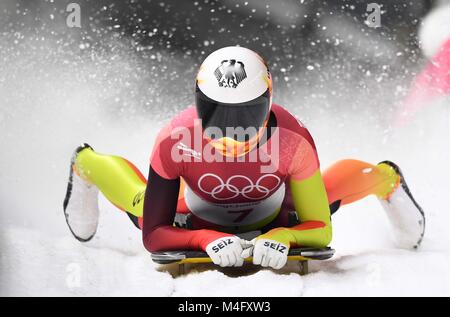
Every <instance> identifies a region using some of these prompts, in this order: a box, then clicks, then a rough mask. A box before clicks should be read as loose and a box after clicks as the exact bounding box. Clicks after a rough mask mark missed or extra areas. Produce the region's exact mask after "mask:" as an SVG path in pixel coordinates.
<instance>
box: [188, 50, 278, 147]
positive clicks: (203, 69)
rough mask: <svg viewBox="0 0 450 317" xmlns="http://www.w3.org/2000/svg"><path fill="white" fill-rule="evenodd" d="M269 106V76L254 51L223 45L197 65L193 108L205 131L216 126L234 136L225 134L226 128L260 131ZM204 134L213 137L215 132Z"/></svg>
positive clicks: (270, 84) (223, 133)
mask: <svg viewBox="0 0 450 317" xmlns="http://www.w3.org/2000/svg"><path fill="white" fill-rule="evenodd" d="M271 105H272V77H271V75H270V72H269V69H268V67H267V64H266V63H265V61H264V60H263V59H262V57H261V56H259V55H258V54H257V53H255V52H253V51H251V50H249V49H247V48H243V47H238V46H230V47H225V48H221V49H219V50H217V51H215V52H213V53H212V54H210V55H209V56H208V57H207V58H206V59H205V60H204V62H203V64H202V65H201V66H200V70H199V72H198V75H197V82H196V107H197V113H198V116H199V118H200V119H202V126H203V129H205V130H206V131H207V128H210V127H214V128H219V129H220V131H221V132H222V136H226V137H228V138H235V135H229V134H227V127H231V128H238V127H242V128H244V129H248V128H255V129H253V130H256V131H260V129H261V128H262V127H264V126H265V124H266V123H267V120H268V118H269V114H270V109H271ZM206 131H205V132H206ZM206 134H207V133H206ZM207 136H208V137H210V138H211V139H215V138H216V137H215V135H214V134H213V135H208V134H207ZM253 136H254V135H250V136H249V137H250V138H251V137H253Z"/></svg>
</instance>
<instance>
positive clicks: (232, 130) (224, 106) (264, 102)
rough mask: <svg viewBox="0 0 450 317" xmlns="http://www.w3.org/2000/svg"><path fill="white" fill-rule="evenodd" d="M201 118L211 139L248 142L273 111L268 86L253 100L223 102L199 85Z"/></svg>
mask: <svg viewBox="0 0 450 317" xmlns="http://www.w3.org/2000/svg"><path fill="white" fill-rule="evenodd" d="M195 95H196V106H197V113H198V117H199V118H200V119H201V120H202V127H203V131H204V134H205V135H206V136H207V137H209V138H210V139H220V138H222V137H228V138H232V139H234V140H236V141H240V142H245V141H248V140H249V139H251V138H253V137H254V136H255V135H257V133H258V131H259V130H260V128H261V127H263V126H264V123H265V121H266V120H267V118H268V114H269V111H270V102H271V101H270V92H269V89H267V91H266V92H265V93H264V94H262V95H261V96H259V97H258V98H255V99H253V100H250V101H247V102H243V103H238V104H235V103H222V102H218V101H214V100H212V99H210V98H208V97H207V96H206V95H205V94H204V93H203V92H202V91H201V90H200V89H199V88H198V86H197V87H196V94H195Z"/></svg>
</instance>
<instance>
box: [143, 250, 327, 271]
mask: <svg viewBox="0 0 450 317" xmlns="http://www.w3.org/2000/svg"><path fill="white" fill-rule="evenodd" d="M334 253H335V250H334V249H332V248H323V249H317V248H294V249H290V250H289V255H288V261H298V262H300V264H301V270H300V274H301V275H304V274H308V261H310V260H327V259H330V258H331V257H333V255H334ZM151 257H152V260H153V262H155V263H158V264H162V265H167V264H178V265H179V273H180V274H184V273H185V266H184V265H185V264H199V263H212V260H211V258H210V257H209V256H208V254H206V252H202V251H167V252H155V253H152V255H151ZM252 261H253V258H252V257H249V258H246V259H245V262H252Z"/></svg>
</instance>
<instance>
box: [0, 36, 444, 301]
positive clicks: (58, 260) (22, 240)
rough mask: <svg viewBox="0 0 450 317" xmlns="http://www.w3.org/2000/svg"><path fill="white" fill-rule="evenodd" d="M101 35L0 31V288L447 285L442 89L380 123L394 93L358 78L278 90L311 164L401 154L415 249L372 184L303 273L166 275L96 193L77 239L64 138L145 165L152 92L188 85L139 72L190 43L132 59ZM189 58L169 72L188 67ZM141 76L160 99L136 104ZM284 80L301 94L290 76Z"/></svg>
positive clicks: (258, 291) (410, 289)
mask: <svg viewBox="0 0 450 317" xmlns="http://www.w3.org/2000/svg"><path fill="white" fill-rule="evenodd" d="M108 41H110V43H109V45H110V46H109V47H110V48H111V49H110V50H102V51H96V50H95V49H89V48H86V47H85V46H84V45H83V44H82V40H80V42H79V43H78V44H76V43H75V44H76V46H74V47H75V48H74V47H61V45H60V43H59V42H58V40H57V39H52V38H45V39H41V38H40V37H38V36H34V35H32V34H28V35H21V34H18V35H13V36H11V35H10V34H9V35H5V33H3V35H1V36H0V149H1V154H0V201H1V211H0V222H1V230H0V295H1V296H14V295H20V296H30V295H32V296H51V295H59V296H85V295H91V296H105V295H108V296H109V295H119V296H365V295H375V296H383V295H387V296H394V295H425V296H431V295H447V296H448V295H450V275H449V270H448V268H449V267H450V245H449V237H450V232H449V223H450V210H449V206H450V198H449V189H450V188H449V185H448V179H449V176H450V173H449V172H450V168H449V164H448V161H449V158H450V141H449V139H450V138H449V137H448V136H449V132H450V129H449V127H448V125H449V122H450V116H449V109H448V100H447V103H445V102H441V103H439V102H438V103H436V104H434V105H431V106H430V107H428V108H427V110H426V111H424V112H422V113H421V115H420V117H419V118H418V119H417V120H416V122H414V123H413V124H411V125H410V126H408V127H406V128H403V129H399V130H396V129H395V128H393V127H392V126H391V125H390V124H391V119H393V118H391V117H390V115H391V114H392V113H393V112H392V111H390V110H389V109H391V107H392V104H389V105H387V104H386V103H387V102H389V99H390V98H392V99H391V100H392V102H393V101H394V98H393V97H392V96H386V95H383V94H379V95H375V96H367V95H366V94H365V92H364V90H362V89H355V90H354V92H353V93H352V95H349V96H348V100H349V102H353V103H352V106H351V107H346V108H345V109H344V108H343V109H344V110H341V108H340V105H338V104H335V103H334V102H333V100H332V99H330V100H326V101H324V100H317V98H315V96H314V95H313V94H311V97H310V98H309V99H308V103H307V105H304V104H298V103H296V102H295V100H294V99H292V100H290V101H288V102H287V104H286V106H287V107H288V108H289V109H290V110H291V111H292V112H293V113H295V114H296V115H298V116H299V117H300V118H302V119H304V121H305V123H306V125H307V126H308V127H309V129H310V131H311V133H312V134H313V136H314V138H315V141H316V143H317V147H318V151H319V155H320V158H321V163H322V167H326V166H328V165H329V164H331V163H332V162H334V161H336V160H338V159H342V158H357V159H361V160H367V161H369V162H373V163H377V162H379V161H381V160H384V159H390V160H392V161H394V162H397V163H398V164H399V165H400V166H401V167H402V169H403V171H404V173H405V176H406V178H407V181H408V183H409V185H410V187H411V190H412V192H413V193H414V194H415V196H416V198H417V200H418V201H419V202H420V203H421V204H422V205H423V208H424V209H425V212H426V216H427V230H426V235H425V239H424V241H423V245H422V247H421V248H420V250H418V251H406V250H398V249H396V248H395V247H394V246H393V239H392V235H391V231H390V228H389V223H388V221H387V218H386V215H385V214H384V211H383V210H382V208H381V207H380V206H379V205H378V202H377V200H376V199H375V198H373V197H371V198H367V199H365V200H363V201H360V202H357V203H355V204H353V205H351V206H346V207H343V208H341V210H339V211H338V213H337V214H336V215H334V216H333V226H334V227H333V231H334V239H333V242H332V246H333V247H334V248H335V249H336V250H337V254H336V256H335V257H334V258H333V259H331V260H329V261H325V262H314V263H313V264H312V267H311V270H312V273H310V274H309V275H307V276H305V277H300V276H299V275H298V274H295V273H292V274H282V275H280V274H277V273H275V272H272V271H270V270H261V271H259V272H257V273H255V274H252V275H246V276H242V277H229V276H227V275H224V274H223V273H221V272H218V271H214V270H207V271H203V272H198V273H195V272H193V273H190V274H188V275H186V276H184V277H179V278H175V279H174V278H172V277H171V275H170V274H169V273H167V272H161V271H158V270H157V265H155V264H153V263H152V261H151V259H150V256H149V254H148V253H147V252H146V251H145V249H144V248H143V246H142V243H141V236H140V232H139V231H138V230H136V229H135V228H134V226H132V224H131V222H130V221H129V220H128V218H127V217H126V215H124V214H123V213H121V212H120V211H118V210H116V209H115V208H114V207H113V206H112V205H111V204H109V203H108V202H107V201H106V200H105V199H104V198H103V197H101V198H100V208H101V220H100V227H99V230H98V234H97V235H96V236H95V238H94V239H93V240H92V241H91V242H89V243H87V244H81V243H79V242H78V241H76V240H75V239H74V238H73V237H72V236H71V235H70V233H69V231H68V229H67V228H66V225H65V221H64V216H63V212H62V202H63V199H64V195H65V190H66V182H67V176H68V169H69V160H70V156H71V154H72V151H73V150H74V148H75V147H76V146H77V145H78V144H80V143H81V142H88V143H90V144H91V145H92V146H93V147H94V148H95V149H96V150H98V151H99V152H103V153H112V154H116V155H121V156H124V157H126V158H127V159H129V160H130V161H132V162H134V163H135V164H136V165H137V166H138V167H139V168H140V169H141V170H142V171H143V173H144V174H146V173H147V171H148V159H149V155H150V152H151V148H152V145H153V142H154V138H155V136H156V133H157V132H158V129H159V128H161V127H162V125H163V124H164V123H165V122H166V121H167V120H168V118H170V116H172V115H174V114H175V112H174V110H173V109H174V108H173V107H174V106H175V107H180V105H170V106H169V105H167V104H165V102H170V100H171V98H172V96H171V94H178V93H180V92H179V91H180V89H185V90H186V91H188V90H189V89H190V91H192V87H191V86H189V87H181V88H180V87H177V89H173V90H172V91H171V92H165V93H164V94H163V95H158V94H159V93H160V87H159V86H157V85H154V84H153V82H152V75H153V73H156V70H155V68H152V67H157V68H160V67H161V64H164V63H165V64H168V63H172V66H170V67H172V68H171V70H174V69H175V73H174V74H176V67H177V66H176V62H177V60H180V61H181V60H183V61H184V62H186V61H188V62H189V57H186V56H172V57H170V58H169V57H167V56H168V55H167V54H166V52H154V54H155V55H154V58H152V59H151V60H150V62H149V61H145V62H144V61H142V60H140V59H138V58H136V57H135V56H134V55H133V50H132V49H130V48H128V47H127V44H124V43H122V40H121V39H120V38H117V39H116V38H111V39H109V40H108ZM75 44H74V45H75ZM71 49H72V50H74V49H75V50H77V51H78V50H80V51H84V50H86V51H87V53H83V52H81V53H80V54H79V55H77V56H78V57H73V56H72V55H70V54H67V51H70V50H71ZM205 50H206V51H208V48H207V47H206V48H205ZM152 63H153V64H152ZM173 64H174V65H173ZM152 65H156V66H152ZM281 66H282V65H281ZM418 68H419V66H418ZM194 69H195V67H193V68H192V72H187V73H183V74H178V75H179V76H189V77H191V78H192V80H193V79H194V77H195V71H194ZM311 71H319V70H317V68H316V70H311ZM320 71H322V72H325V73H326V72H327V69H324V68H322V69H321V70H320ZM156 75H157V74H156ZM290 76H291V77H292V78H294V77H295V76H296V74H295V73H293V74H292V73H291V74H290ZM410 80H411V78H410V77H405V78H403V79H400V80H399V79H398V78H393V79H390V78H389V77H387V78H384V80H383V81H381V82H379V83H378V81H376V80H372V81H369V82H370V83H371V84H378V85H380V89H379V90H380V91H383V87H390V86H392V85H396V86H398V87H399V89H400V90H401V89H403V90H405V89H406V88H407V87H408V84H409V81H410ZM140 85H145V87H146V88H145V89H144V91H146V94H147V95H155V96H156V95H157V96H158V98H155V100H154V101H152V102H154V103H155V104H157V105H158V106H160V107H161V108H156V107H153V108H152V107H151V106H152V105H149V106H148V107H147V108H148V109H147V111H141V110H136V109H140V108H142V106H143V102H144V103H145V100H144V101H143V100H142V99H143V98H141V97H140V96H139V94H134V93H133V92H135V91H139V90H138V89H137V88H136V87H139V86H140ZM348 85H349V86H351V85H352V83H351V82H349V83H348ZM326 88H327V87H326V85H325V89H326ZM141 89H142V88H141ZM291 89H298V91H299V92H302V93H304V94H308V89H305V88H303V87H297V86H295V84H293V85H292V86H291ZM277 93H279V94H283V93H284V92H283V91H277V87H276V86H275V101H277V95H276V94H277ZM183 94H185V92H184V90H183ZM367 99H371V100H372V101H373V99H376V100H378V101H379V107H373V108H372V109H368V110H367V109H366V108H364V111H360V110H361V109H363V105H364V102H365V100H367ZM166 100H167V101H166ZM188 101H189V100H188ZM325 103H326V104H327V106H326V107H324V106H323V105H324V104H325ZM118 105H119V106H118ZM165 106H167V107H165ZM171 107H172V108H171ZM167 109H169V110H167ZM349 109H351V110H349ZM374 118H381V119H380V120H378V119H376V120H374Z"/></svg>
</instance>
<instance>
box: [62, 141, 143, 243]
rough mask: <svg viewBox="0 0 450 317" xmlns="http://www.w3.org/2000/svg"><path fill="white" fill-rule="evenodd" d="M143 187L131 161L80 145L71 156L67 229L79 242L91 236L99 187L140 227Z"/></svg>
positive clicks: (66, 212)
mask: <svg viewBox="0 0 450 317" xmlns="http://www.w3.org/2000/svg"><path fill="white" fill-rule="evenodd" d="M146 186H147V182H146V179H145V178H144V176H143V175H142V174H141V173H140V172H139V171H138V169H137V168H136V167H135V166H134V165H133V164H132V163H131V162H129V161H127V160H126V159H124V158H121V157H118V156H110V155H102V154H99V153H96V152H95V151H94V150H93V149H92V148H91V147H90V146H89V145H87V144H84V145H82V146H81V147H79V148H78V149H77V150H76V151H75V153H74V155H73V157H72V161H71V167H70V178H69V185H68V188H67V194H66V199H65V201H64V214H65V216H66V220H67V224H68V225H69V228H70V230H71V231H72V233H73V234H74V236H75V237H76V238H77V239H78V240H80V241H89V240H90V239H91V238H92V237H93V236H94V234H95V231H96V229H97V224H98V215H99V213H98V201H97V196H98V191H99V190H100V191H101V192H102V193H103V195H104V196H105V197H106V198H107V199H108V200H109V201H110V202H111V203H112V204H114V205H115V206H116V207H117V208H119V209H121V210H123V211H126V212H127V213H128V215H129V216H130V218H131V219H132V220H133V222H134V223H135V224H136V225H137V226H139V222H140V221H139V220H138V219H140V218H141V217H142V213H143V203H144V193H145V188H146ZM140 223H141V222H140Z"/></svg>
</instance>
